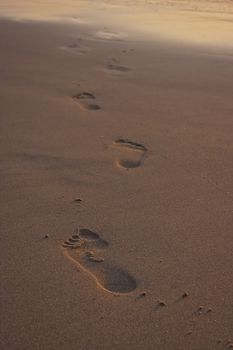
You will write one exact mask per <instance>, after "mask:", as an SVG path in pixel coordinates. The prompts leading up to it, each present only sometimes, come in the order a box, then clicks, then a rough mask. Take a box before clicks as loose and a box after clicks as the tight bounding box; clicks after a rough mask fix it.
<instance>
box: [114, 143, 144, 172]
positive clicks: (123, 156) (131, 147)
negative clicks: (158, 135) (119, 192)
mask: <svg viewBox="0 0 233 350" xmlns="http://www.w3.org/2000/svg"><path fill="white" fill-rule="evenodd" d="M112 147H114V148H115V149H117V151H118V153H119V156H117V158H116V165H117V166H119V167H120V168H124V169H133V168H138V167H140V166H141V165H142V163H143V160H144V158H145V156H146V152H147V148H146V147H145V146H143V145H141V144H140V143H136V142H132V141H129V140H127V139H118V140H116V141H114V142H113V143H112Z"/></svg>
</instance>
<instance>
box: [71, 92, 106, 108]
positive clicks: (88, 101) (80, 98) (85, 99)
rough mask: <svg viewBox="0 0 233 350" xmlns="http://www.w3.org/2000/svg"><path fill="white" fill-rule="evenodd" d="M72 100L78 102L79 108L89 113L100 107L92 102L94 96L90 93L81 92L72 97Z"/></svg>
mask: <svg viewBox="0 0 233 350" xmlns="http://www.w3.org/2000/svg"><path fill="white" fill-rule="evenodd" d="M73 99H74V100H75V101H76V102H78V104H79V106H80V107H81V108H83V109H87V110H90V111H97V110H99V109H100V106H99V105H98V104H97V103H95V102H94V100H95V95H93V94H91V93H90V92H81V93H79V94H76V95H73Z"/></svg>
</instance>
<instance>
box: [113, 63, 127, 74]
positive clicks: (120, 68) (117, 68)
mask: <svg viewBox="0 0 233 350" xmlns="http://www.w3.org/2000/svg"><path fill="white" fill-rule="evenodd" d="M107 69H108V70H111V71H113V72H114V71H115V72H121V73H122V72H129V71H131V69H130V68H129V67H126V66H120V65H117V64H112V63H109V64H108V65H107Z"/></svg>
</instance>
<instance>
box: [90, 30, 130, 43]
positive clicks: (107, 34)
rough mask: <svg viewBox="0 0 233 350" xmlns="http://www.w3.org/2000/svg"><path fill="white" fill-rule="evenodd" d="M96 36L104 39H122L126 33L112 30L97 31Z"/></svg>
mask: <svg viewBox="0 0 233 350" xmlns="http://www.w3.org/2000/svg"><path fill="white" fill-rule="evenodd" d="M95 36H96V37H97V38H99V39H102V40H111V41H112V40H115V41H121V40H122V39H123V38H124V37H125V35H124V34H123V33H119V32H112V31H108V30H103V31H98V32H96V33H95Z"/></svg>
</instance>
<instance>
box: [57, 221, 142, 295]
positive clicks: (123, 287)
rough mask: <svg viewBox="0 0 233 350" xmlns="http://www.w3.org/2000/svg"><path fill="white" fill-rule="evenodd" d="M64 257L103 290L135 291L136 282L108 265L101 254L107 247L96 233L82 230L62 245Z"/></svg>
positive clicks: (127, 274) (121, 270)
mask: <svg viewBox="0 0 233 350" xmlns="http://www.w3.org/2000/svg"><path fill="white" fill-rule="evenodd" d="M62 246H63V248H65V250H64V254H65V256H66V257H67V258H68V259H69V260H70V261H72V262H73V263H75V264H76V265H78V266H79V267H80V268H81V269H82V270H83V271H84V272H86V273H87V274H89V276H91V277H92V278H93V279H94V280H95V282H96V284H97V285H98V286H99V287H100V288H102V289H103V290H105V291H107V292H110V293H113V294H127V293H130V292H132V291H133V290H134V289H136V281H135V279H134V278H133V277H132V276H130V274H129V273H128V272H127V271H126V270H124V269H122V268H121V267H118V266H113V265H111V264H108V263H107V262H106V261H105V259H104V257H103V256H102V254H101V253H104V250H105V249H106V248H107V247H108V246H109V244H108V242H107V241H105V240H104V239H102V238H101V237H100V236H99V234H98V233H96V232H93V231H91V230H89V229H86V228H83V229H80V230H77V231H76V232H75V233H74V234H73V235H72V236H71V237H70V238H69V239H68V240H66V241H65V242H64V243H63V245H62Z"/></svg>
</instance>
